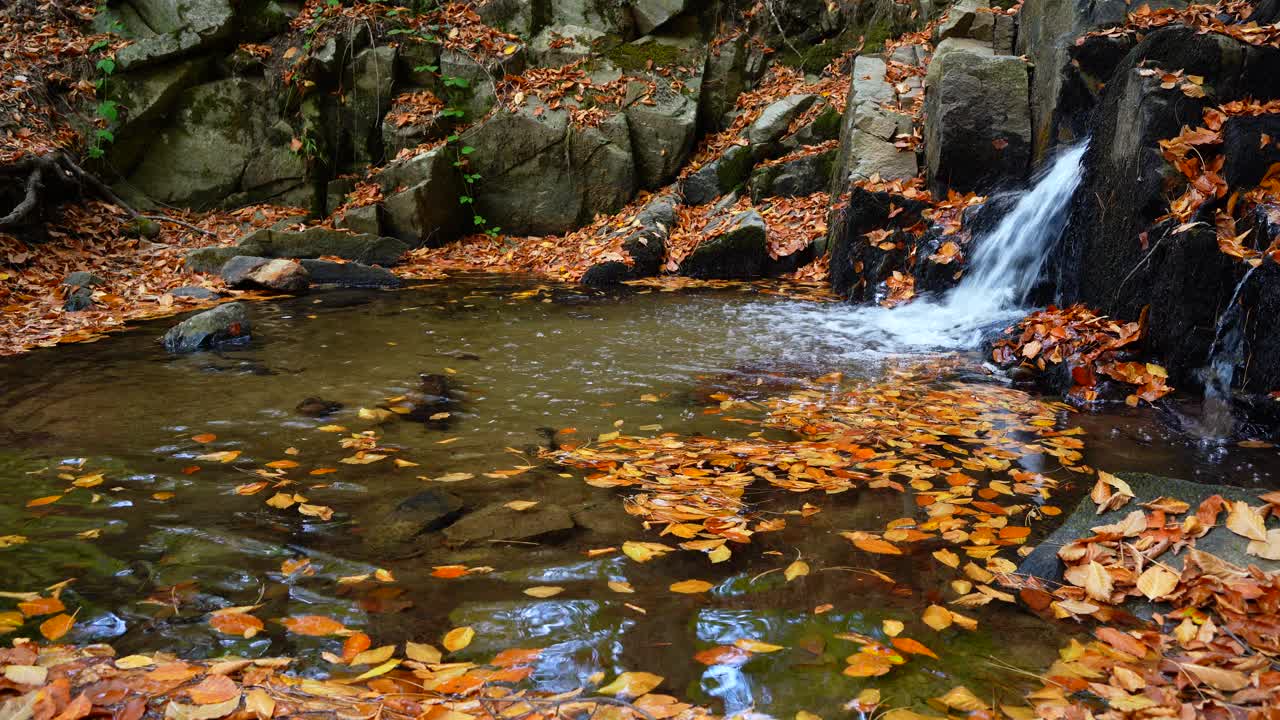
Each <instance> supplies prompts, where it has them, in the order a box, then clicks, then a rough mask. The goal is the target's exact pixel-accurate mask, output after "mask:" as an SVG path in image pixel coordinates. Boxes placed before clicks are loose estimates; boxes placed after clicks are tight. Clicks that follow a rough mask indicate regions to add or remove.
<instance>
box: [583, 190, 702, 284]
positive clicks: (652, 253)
mask: <svg viewBox="0 0 1280 720" xmlns="http://www.w3.org/2000/svg"><path fill="white" fill-rule="evenodd" d="M677 204H678V202H677V200H676V197H675V196H674V195H659V196H657V197H655V198H653V199H652V200H650V201H649V202H648V204H646V205H645V206H644V207H643V208H641V209H640V212H638V213H636V217H635V223H634V224H632V225H628V226H627V227H626V228H624V229H621V230H616V231H613V232H612V233H610V234H609V235H608V237H610V238H616V237H618V236H623V241H622V250H623V252H625V253H627V255H628V256H630V258H631V264H630V265H628V264H627V263H625V262H622V261H619V260H610V261H606V262H602V263H599V264H597V265H594V266H592V267H590V268H588V269H587V272H586V273H585V274H583V276H582V284H584V285H587V286H589V287H607V286H610V285H616V284H618V283H620V282H623V281H625V280H634V279H636V278H643V277H652V276H654V275H657V274H658V273H659V272H661V271H662V264H663V262H664V260H665V258H666V254H667V246H666V243H667V238H668V237H669V236H670V235H671V228H672V227H674V226H675V224H676V205H677Z"/></svg>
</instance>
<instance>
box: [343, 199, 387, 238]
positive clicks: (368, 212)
mask: <svg viewBox="0 0 1280 720" xmlns="http://www.w3.org/2000/svg"><path fill="white" fill-rule="evenodd" d="M333 226H334V227H338V228H342V229H343V230H351V231H352V232H358V233H361V234H363V235H381V234H382V208H381V207H379V206H378V205H365V206H363V207H355V208H350V209H348V210H343V211H342V212H341V213H339V214H338V216H337V217H335V218H334V220H333Z"/></svg>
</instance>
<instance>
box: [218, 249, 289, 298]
mask: <svg viewBox="0 0 1280 720" xmlns="http://www.w3.org/2000/svg"><path fill="white" fill-rule="evenodd" d="M222 280H223V282H225V283H226V284H227V286H228V287H232V288H237V289H241V288H243V289H258V290H271V291H273V292H287V293H297V292H302V291H304V290H306V289H307V287H308V286H309V285H310V284H311V277H310V274H309V273H308V272H307V270H306V269H305V268H303V267H302V265H300V264H298V262H297V261H296V260H287V259H285V258H272V259H268V258H261V257H249V256H245V255H237V256H236V257H233V258H231V259H230V260H228V261H227V264H226V265H223V266H222Z"/></svg>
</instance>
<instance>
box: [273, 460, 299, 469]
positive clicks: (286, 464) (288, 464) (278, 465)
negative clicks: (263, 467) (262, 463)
mask: <svg viewBox="0 0 1280 720" xmlns="http://www.w3.org/2000/svg"><path fill="white" fill-rule="evenodd" d="M267 467H269V468H273V469H276V470H288V469H289V468H296V467H298V462H297V461H296V460H272V461H271V462H269V463H267Z"/></svg>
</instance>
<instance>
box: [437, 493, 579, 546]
mask: <svg viewBox="0 0 1280 720" xmlns="http://www.w3.org/2000/svg"><path fill="white" fill-rule="evenodd" d="M573 528H574V523H573V517H572V516H571V515H570V514H569V511H568V510H565V509H564V508H562V507H560V506H559V505H546V504H542V503H539V504H538V505H536V506H534V507H532V508H529V509H528V510H520V511H517V510H512V509H511V508H509V507H507V506H506V505H504V504H502V503H494V504H492V505H486V506H484V507H482V508H480V509H479V510H477V511H475V512H473V513H471V514H470V515H465V516H463V517H462V519H460V520H458V521H457V522H456V523H454V524H452V525H450V526H449V527H447V528H445V531H444V536H445V539H446V540H447V541H448V543H449V544H450V545H465V544H467V543H475V542H486V541H492V540H530V539H533V538H536V537H539V536H542V535H547V534H549V533H553V532H558V531H561V530H572V529H573Z"/></svg>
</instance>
